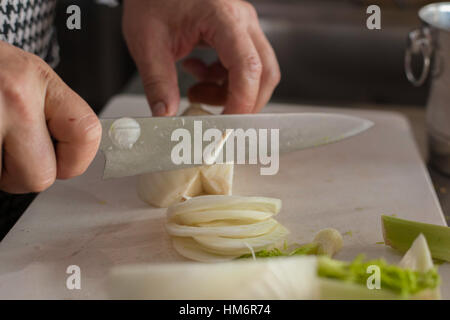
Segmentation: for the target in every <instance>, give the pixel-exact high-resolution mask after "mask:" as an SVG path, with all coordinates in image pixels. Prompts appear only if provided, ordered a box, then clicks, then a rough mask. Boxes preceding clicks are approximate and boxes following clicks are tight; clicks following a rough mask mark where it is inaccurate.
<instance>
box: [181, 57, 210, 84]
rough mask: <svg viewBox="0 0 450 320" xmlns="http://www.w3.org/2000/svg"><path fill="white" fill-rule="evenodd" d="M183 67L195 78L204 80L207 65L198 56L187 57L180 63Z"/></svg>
mask: <svg viewBox="0 0 450 320" xmlns="http://www.w3.org/2000/svg"><path fill="white" fill-rule="evenodd" d="M182 66H183V69H184V70H185V71H187V72H189V73H191V74H192V75H193V76H194V77H195V78H196V79H197V80H200V81H204V80H205V79H206V76H207V74H208V67H207V66H206V64H205V63H204V62H203V61H202V60H200V59H198V58H188V59H185V60H184V61H183V63H182Z"/></svg>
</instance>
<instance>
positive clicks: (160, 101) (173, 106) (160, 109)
mask: <svg viewBox="0 0 450 320" xmlns="http://www.w3.org/2000/svg"><path fill="white" fill-rule="evenodd" d="M136 65H137V67H138V70H139V73H140V75H141V79H142V84H143V85H144V90H145V94H146V96H147V100H148V103H149V104H150V108H151V109H152V114H153V116H157V117H160V116H174V115H176V113H177V111H178V105H179V103H180V93H179V89H178V79H177V71H176V68H175V59H174V56H173V54H172V52H171V50H170V48H169V47H168V45H167V44H166V43H164V42H163V41H159V43H158V41H157V39H155V40H154V41H152V43H150V44H149V46H148V47H147V48H146V50H145V54H144V55H143V56H141V57H140V58H139V59H137V60H136Z"/></svg>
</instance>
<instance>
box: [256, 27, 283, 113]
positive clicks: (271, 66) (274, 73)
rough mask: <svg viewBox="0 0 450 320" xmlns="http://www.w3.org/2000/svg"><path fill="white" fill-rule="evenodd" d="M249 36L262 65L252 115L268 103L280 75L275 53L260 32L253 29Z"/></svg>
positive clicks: (258, 29) (257, 29)
mask: <svg viewBox="0 0 450 320" xmlns="http://www.w3.org/2000/svg"><path fill="white" fill-rule="evenodd" d="M251 34H252V38H253V42H254V44H255V47H256V49H257V50H258V54H259V57H260V58H261V62H262V65H263V69H262V75H261V83H260V86H259V92H258V99H257V101H256V104H255V108H254V109H253V113H257V112H259V111H261V109H262V108H263V107H264V106H265V105H266V104H267V103H268V102H269V100H270V98H271V97H272V94H273V91H274V90H275V88H276V86H277V85H278V83H279V82H280V78H281V75H280V67H279V65H278V60H277V58H276V55H275V52H274V50H273V48H272V46H271V45H270V43H269V41H268V40H267V38H266V36H265V35H264V33H263V32H262V30H261V29H260V28H255V30H253V32H251Z"/></svg>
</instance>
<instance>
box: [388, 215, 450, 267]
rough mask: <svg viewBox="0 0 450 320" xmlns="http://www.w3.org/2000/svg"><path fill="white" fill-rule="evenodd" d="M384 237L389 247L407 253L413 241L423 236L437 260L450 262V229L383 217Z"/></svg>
mask: <svg viewBox="0 0 450 320" xmlns="http://www.w3.org/2000/svg"><path fill="white" fill-rule="evenodd" d="M381 221H382V225H383V237H384V241H385V242H386V244H387V245H389V246H391V247H392V248H394V249H397V250H399V251H401V252H406V251H407V250H408V249H409V248H410V247H411V244H412V243H413V241H414V240H415V239H416V238H417V236H419V234H421V233H422V234H423V235H424V236H425V238H426V240H427V243H428V246H429V247H430V251H431V256H432V257H433V258H435V259H440V260H445V261H450V228H449V227H445V226H439V225H433V224H428V223H422V222H417V221H411V220H405V219H400V218H396V217H392V216H386V215H383V216H381Z"/></svg>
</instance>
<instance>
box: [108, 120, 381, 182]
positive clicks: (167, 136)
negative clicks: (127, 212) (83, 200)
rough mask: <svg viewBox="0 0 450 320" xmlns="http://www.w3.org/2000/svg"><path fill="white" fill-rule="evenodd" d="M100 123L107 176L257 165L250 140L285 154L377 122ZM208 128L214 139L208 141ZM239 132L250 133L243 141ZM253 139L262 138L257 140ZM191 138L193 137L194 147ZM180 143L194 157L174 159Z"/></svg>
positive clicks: (183, 154)
mask: <svg viewBox="0 0 450 320" xmlns="http://www.w3.org/2000/svg"><path fill="white" fill-rule="evenodd" d="M100 121H101V124H102V128H103V134H102V140H101V143H100V150H102V152H103V153H104V155H105V158H106V163H105V170H104V174H103V178H118V177H124V176H132V175H138V174H142V173H148V172H156V171H166V170H174V169H182V168H188V167H193V166H198V165H201V164H205V161H209V162H208V163H207V164H211V163H210V162H211V161H214V160H216V161H217V163H220V162H219V161H222V160H223V161H225V160H227V162H230V160H231V161H232V162H234V163H242V159H243V157H245V159H247V162H248V163H255V160H256V162H258V161H257V160H258V159H260V158H259V157H258V155H255V152H254V151H255V149H254V148H252V146H251V144H252V143H253V144H256V149H257V151H258V152H262V151H264V149H265V150H266V152H269V150H268V149H270V152H272V153H274V152H279V153H286V152H292V151H296V150H301V149H306V148H311V147H317V146H321V145H326V144H329V143H333V142H337V141H340V140H343V139H346V138H349V137H352V136H354V135H357V134H359V133H361V132H363V131H365V130H367V129H369V128H370V127H371V126H372V125H373V123H372V122H371V121H369V120H366V119H362V118H358V117H354V116H348V115H339V114H329V113H278V114H277V113H276V114H269V113H262V114H256V115H255V114H250V115H249V114H245V115H206V116H182V117H151V118H134V119H131V118H121V119H120V120H118V119H101V120H100ZM119 122H120V124H119ZM208 129H210V130H208ZM207 132H209V138H210V139H211V140H210V141H206V140H208V139H207V138H208V133H207ZM218 132H220V133H221V137H220V139H217V140H214V139H212V138H211V137H210V136H211V133H216V134H217V133H218ZM205 133H207V134H206V135H205ZM237 133H240V134H243V133H244V134H247V135H244V136H243V137H244V138H243V140H242V139H241V142H240V143H239V141H238V139H239V138H237V136H238V135H237ZM276 133H278V137H276V136H277V134H276ZM264 135H266V137H264ZM255 137H256V140H259V141H254V140H255ZM130 139H131V140H130ZM188 139H191V140H190V145H189V141H187V140H188ZM232 140H233V141H234V146H232V147H230V149H228V145H232V144H233V143H231V142H232ZM275 140H277V141H275ZM124 141H125V142H126V143H125V144H124V143H123V142H124ZM243 141H244V142H245V143H243ZM264 141H265V142H266V144H267V145H266V146H264V144H263V143H264ZM212 142H215V144H214V148H212V149H210V150H214V152H212V153H210V154H211V155H212V156H210V157H209V158H207V157H206V156H203V158H202V151H204V148H205V147H206V146H207V145H209V144H211V143H212ZM180 143H183V146H185V147H186V149H183V152H181V151H179V150H181V149H180ZM177 146H178V151H179V152H178V153H179V154H178V155H177V156H183V157H184V159H188V158H189V159H190V161H185V162H182V163H180V161H179V160H176V161H174V152H175V151H176V150H175V149H174V148H176V147H177ZM253 147H255V145H253ZM205 150H206V149H205ZM225 150H226V152H225ZM233 151H234V154H233ZM184 152H186V153H184ZM199 152H200V154H199ZM239 152H241V154H239ZM242 153H244V154H242ZM175 154H177V152H175ZM189 155H191V156H190V157H189ZM199 155H200V159H199ZM255 157H256V158H255ZM219 158H221V159H219ZM199 160H200V161H199ZM238 160H240V161H241V162H238ZM260 164H261V163H260Z"/></svg>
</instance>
